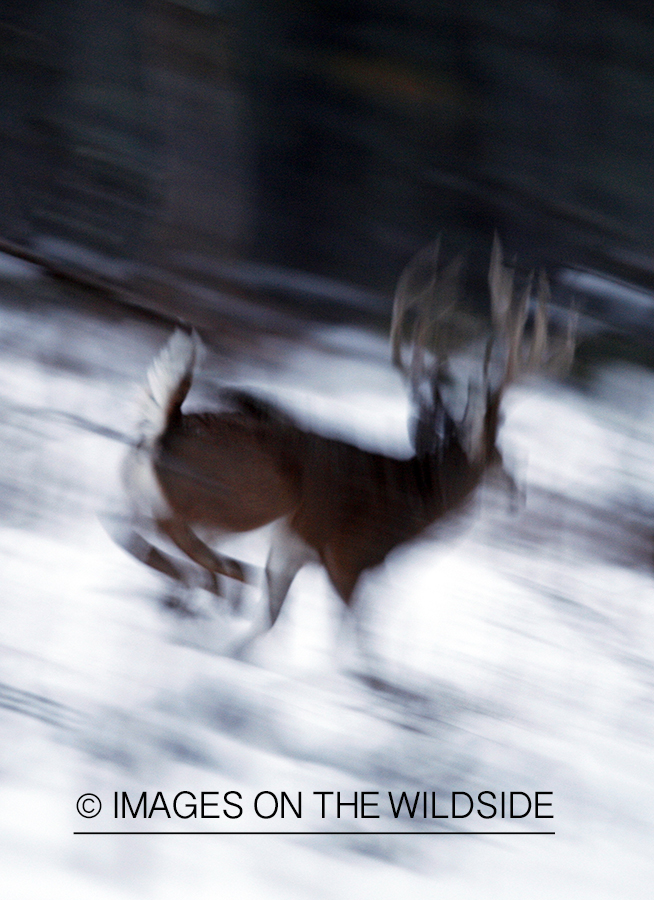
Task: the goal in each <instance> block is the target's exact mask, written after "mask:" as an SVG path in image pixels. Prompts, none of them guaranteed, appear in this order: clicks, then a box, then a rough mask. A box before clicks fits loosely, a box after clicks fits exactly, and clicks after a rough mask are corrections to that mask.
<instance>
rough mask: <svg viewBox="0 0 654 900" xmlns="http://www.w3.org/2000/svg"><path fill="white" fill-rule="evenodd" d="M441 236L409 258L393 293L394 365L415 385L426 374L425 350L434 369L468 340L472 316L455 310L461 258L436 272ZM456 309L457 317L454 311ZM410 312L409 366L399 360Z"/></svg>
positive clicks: (457, 298) (392, 332) (392, 337)
mask: <svg viewBox="0 0 654 900" xmlns="http://www.w3.org/2000/svg"><path fill="white" fill-rule="evenodd" d="M439 253H440V236H439V237H438V238H437V239H436V240H435V241H434V242H433V243H432V244H429V245H428V246H427V247H425V248H423V249H422V250H420V251H419V252H418V253H416V255H415V256H414V257H413V259H411V261H410V262H409V264H408V265H407V267H406V268H405V269H404V271H403V272H402V275H401V276H400V279H399V281H398V284H397V288H396V290H395V300H394V303H393V318H392V323H391V348H392V360H393V365H395V366H396V367H397V368H399V369H400V371H401V372H403V373H404V374H405V375H406V374H408V375H409V376H410V378H411V380H412V381H414V382H415V380H416V379H418V378H419V377H420V376H422V375H424V374H425V369H426V366H425V362H424V359H425V351H426V350H427V349H429V350H431V352H432V353H433V354H434V356H435V369H438V368H440V367H442V366H443V365H444V363H445V361H446V359H447V356H448V353H449V352H451V350H452V349H454V348H455V347H457V346H459V345H460V344H461V343H463V342H464V340H465V339H466V337H469V333H470V324H471V317H470V316H469V315H467V314H466V313H465V311H463V310H461V309H457V303H458V301H459V296H460V290H459V287H460V280H461V270H462V268H463V256H461V255H459V256H456V257H455V258H454V259H453V260H452V261H451V262H450V263H448V265H447V266H445V267H444V268H443V269H442V270H441V271H439V269H438V257H439ZM455 310H456V315H454V312H455ZM411 311H413V328H412V334H411V363H410V365H409V368H408V371H407V367H406V366H405V365H404V363H403V361H402V340H403V337H404V332H405V330H406V318H407V314H408V313H409V312H411Z"/></svg>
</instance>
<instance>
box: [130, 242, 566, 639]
mask: <svg viewBox="0 0 654 900" xmlns="http://www.w3.org/2000/svg"><path fill="white" fill-rule="evenodd" d="M437 258H438V244H436V245H433V246H432V247H431V248H429V249H428V251H426V252H425V251H423V252H422V253H420V254H418V255H417V256H416V257H415V258H414V260H412V262H411V263H410V264H409V266H408V267H407V269H406V270H405V272H404V273H403V275H402V277H401V278H400V281H399V284H398V288H397V292H396V297H395V304H394V310H393V322H392V327H391V341H392V357H393V361H394V363H395V364H396V365H398V366H399V367H400V368H401V369H402V370H403V371H404V373H405V374H406V375H407V377H408V379H409V386H410V392H411V401H412V406H413V420H412V428H411V436H412V441H413V447H414V451H415V455H414V456H413V457H412V458H411V459H396V458H393V457H389V456H385V455H383V454H380V453H373V452H368V451H366V450H363V449H360V448H359V447H356V446H353V445H352V444H349V443H346V442H343V441H339V440H332V439H330V438H327V437H322V436H320V435H317V434H314V433H312V432H309V431H306V430H304V429H302V428H300V427H299V426H298V425H297V424H295V423H294V422H293V420H292V419H291V417H289V416H288V415H287V414H285V413H283V412H281V411H280V410H278V409H277V408H276V407H275V406H274V405H273V404H270V403H268V402H266V401H263V400H260V399H258V398H256V397H254V396H251V395H248V394H246V393H244V392H238V391H231V392H226V393H225V395H224V402H225V404H226V409H223V410H221V411H217V412H206V413H192V414H184V413H183V412H182V409H181V407H182V403H183V401H184V398H185V397H186V395H187V393H188V391H189V389H190V387H191V381H192V375H193V369H194V365H195V356H196V340H195V338H194V337H193V336H189V335H187V334H185V333H184V332H182V331H177V332H175V333H174V334H173V336H172V337H171V338H170V340H169V342H168V343H167V344H166V346H165V347H164V348H163V350H162V351H161V352H160V354H159V355H158V357H157V358H156V359H155V361H154V362H153V363H152V366H151V367H150V370H149V372H148V378H147V386H146V398H145V401H144V404H143V415H142V423H141V433H140V438H139V441H138V444H137V445H136V446H135V447H134V448H133V449H132V450H131V451H130V453H129V455H128V458H127V460H126V464H125V469H124V480H125V484H126V487H127V490H128V493H129V494H130V496H131V498H132V501H133V503H134V506H135V509H136V516H135V519H134V526H135V527H134V529H133V530H132V531H131V533H130V536H129V538H128V540H127V541H125V544H126V546H127V547H128V549H130V550H131V552H132V553H134V555H136V556H138V557H139V558H140V559H142V560H143V561H144V562H147V563H148V564H149V565H151V566H153V567H154V568H156V569H158V570H159V571H161V572H163V573H164V574H166V575H168V576H170V577H172V578H175V579H177V580H179V581H183V582H185V583H189V582H188V578H187V576H186V575H185V574H184V573H183V572H182V568H181V566H180V565H179V564H178V563H177V562H176V561H175V560H173V559H172V558H171V557H169V556H168V555H167V554H164V553H162V552H161V551H160V550H158V549H156V548H155V547H154V546H152V545H151V544H150V543H148V542H147V541H146V540H145V539H144V538H143V536H142V535H141V534H139V532H138V521H139V517H140V518H141V521H143V520H148V521H149V522H150V523H151V524H154V526H155V527H156V529H157V530H158V531H159V532H160V533H161V534H163V535H165V536H167V538H169V539H170V540H171V541H172V542H173V543H174V544H176V545H177V547H178V548H179V549H180V550H182V552H183V553H184V554H185V556H186V557H188V558H189V559H191V560H193V562H194V563H196V564H197V566H199V567H200V569H199V570H198V571H199V572H201V573H202V578H203V581H202V584H203V585H204V587H207V588H209V589H210V590H213V591H214V592H215V593H217V594H218V593H220V591H219V585H218V581H217V578H216V576H217V575H220V576H225V577H227V578H232V579H237V580H240V581H249V580H250V579H251V577H252V575H253V572H252V571H251V570H250V569H249V568H248V567H247V566H245V565H243V564H241V563H239V562H237V561H236V560H234V559H231V558H229V557H226V556H222V555H220V554H219V553H217V552H215V551H214V550H212V549H210V548H209V546H208V545H207V544H206V543H205V542H204V541H203V540H201V539H200V538H199V537H198V535H197V533H196V529H200V530H202V529H208V530H209V531H213V532H214V533H215V534H217V535H221V534H222V535H225V534H233V533H238V532H247V531H251V530H253V529H255V528H258V527H260V526H262V525H266V524H267V523H270V522H273V521H276V522H277V526H276V528H275V529H274V532H273V534H274V536H273V539H272V543H271V547H270V553H269V557H268V562H267V565H266V582H267V591H268V610H269V624H273V623H274V622H275V620H276V618H277V616H278V615H279V611H280V609H281V607H282V604H283V602H284V599H285V597H286V594H287V592H288V589H289V587H290V585H291V582H292V580H293V578H294V576H295V575H296V573H297V572H298V570H299V569H300V568H301V566H302V565H304V563H305V562H307V561H310V560H317V561H319V562H320V563H321V564H322V565H323V566H324V568H325V570H326V572H327V574H328V576H329V579H330V581H331V583H332V584H333V586H334V588H335V589H336V591H337V592H338V594H339V596H340V597H341V599H342V600H343V601H344V603H346V604H349V603H350V601H351V599H352V597H353V594H354V590H355V588H356V585H357V582H358V580H359V578H360V576H361V574H362V573H363V572H365V571H366V570H367V569H370V568H372V567H374V566H377V565H379V564H380V563H381V562H382V561H383V560H384V558H385V557H386V556H387V554H388V553H389V552H390V551H391V550H392V549H393V548H394V547H396V546H398V545H399V544H402V543H404V542H407V541H410V540H412V539H413V538H415V537H417V536H418V535H420V533H421V532H423V531H424V530H425V529H426V528H427V527H428V526H430V525H431V524H432V523H435V522H437V521H438V520H440V519H442V518H443V517H445V516H448V515H450V514H452V513H455V512H456V511H457V510H459V509H460V508H461V507H462V506H463V504H465V502H466V500H467V499H468V498H469V497H470V496H471V494H472V493H473V492H474V490H475V488H476V487H477V486H478V485H479V483H480V480H481V479H482V477H483V476H484V474H485V473H486V472H487V470H488V469H489V468H491V467H494V466H501V464H502V462H501V457H500V454H499V451H498V449H497V445H496V440H497V434H498V427H499V424H500V404H501V401H502V398H503V396H504V393H505V391H506V389H507V388H508V387H509V385H511V384H512V383H514V382H515V381H516V380H517V379H518V378H520V377H522V376H524V375H525V374H526V373H528V372H537V371H543V370H545V369H547V368H551V369H556V370H559V371H561V370H563V369H565V368H566V367H567V366H569V364H570V362H571V360H572V355H573V350H574V338H573V327H572V319H571V320H570V326H569V328H568V329H567V334H565V335H562V336H560V337H559V338H557V339H556V340H554V341H553V340H552V339H551V338H550V335H549V326H548V287H547V281H546V279H545V277H544V276H541V277H540V279H539V282H538V286H537V291H536V306H535V311H534V314H533V322H532V324H531V328H530V329H529V336H528V337H527V335H526V326H527V320H528V307H529V303H530V298H531V279H529V281H528V283H527V285H526V287H525V289H524V290H523V291H522V292H521V294H520V296H516V294H515V291H514V284H513V280H514V274H513V270H512V269H510V268H509V267H507V266H506V265H505V264H504V262H503V260H502V250H501V247H500V244H499V241H498V240H497V238H496V239H495V242H494V245H493V250H492V255H491V264H490V272H489V285H490V299H491V333H490V336H489V337H488V339H487V341H486V352H485V354H484V358H483V362H482V363H480V366H479V369H480V381H481V384H480V386H478V391H477V394H476V400H477V402H474V399H475V398H474V397H473V396H472V392H471V395H470V396H469V400H468V404H467V407H466V410H465V412H464V413H463V414H462V415H460V416H459V417H458V418H455V414H454V413H452V412H450V411H448V409H447V408H446V405H445V403H444V401H443V396H442V395H443V384H444V382H445V378H446V375H447V359H446V353H447V349H448V344H449V343H452V342H453V343H456V342H457V341H458V340H459V338H457V335H456V334H455V333H454V332H456V325H457V318H456V314H457V309H456V292H457V280H458V279H457V275H458V264H457V263H456V262H455V263H453V264H451V265H450V266H449V267H447V268H445V269H444V270H442V271H439V269H438V260H437ZM426 267H427V269H428V271H429V273H430V274H429V277H428V278H426V279H425V277H424V275H425V270H426ZM410 310H411V311H412V313H413V314H414V315H413V318H414V326H413V334H412V338H411V341H410V344H411V360H410V364H409V366H408V367H406V366H404V365H403V363H402V341H403V332H404V331H405V330H406V328H405V326H406V324H407V318H408V315H407V314H408V313H409V311H410ZM459 324H460V323H459ZM453 326H455V327H454V330H453ZM448 329H449V332H450V335H449V337H448V334H447V331H448ZM464 332H465V329H464ZM444 334H445V337H443V335H444ZM498 369H499V371H498ZM493 381H494V382H495V383H492V382H493Z"/></svg>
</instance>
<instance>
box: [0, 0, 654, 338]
mask: <svg viewBox="0 0 654 900" xmlns="http://www.w3.org/2000/svg"><path fill="white" fill-rule="evenodd" d="M653 47H654V15H653V14H652V9H651V6H650V5H649V4H647V3H637V2H624V0H623V2H617V0H608V2H607V0H594V2H589V0H580V2H577V3H575V4H568V3H561V2H555V0H529V2H511V0H507V2H497V3H492V2H491V3H489V2H486V0H484V2H481V0H480V2H475V0H471V2H467V3H461V2H459V0H457V2H454V0H438V2H434V0H375V2H366V0H349V2H339V0H332V2H321V0H318V2H306V0H305V2H294V0H185V2H182V0H180V2H168V0H36V2H33V3H30V4H25V3H22V2H17V0H9V2H8V0H4V2H3V3H2V4H1V6H0V59H1V75H0V78H1V83H0V104H1V116H0V167H1V168H0V172H1V185H0V236H2V237H3V238H5V239H7V240H8V241H11V242H13V243H14V244H15V245H17V246H19V247H28V248H31V249H32V250H33V251H34V252H38V253H39V254H42V255H43V256H44V257H45V258H47V259H64V260H68V261H69V262H71V263H74V264H75V265H76V266H82V267H86V268H88V269H90V270H94V271H96V272H99V273H102V274H105V275H109V276H111V277H112V278H113V279H114V280H116V279H117V280H118V281H119V282H120V283H121V284H123V285H130V286H131V287H132V288H134V287H138V288H139V289H140V290H141V292H142V293H143V294H144V295H146V296H148V295H149V296H153V297H154V296H156V295H157V293H158V294H159V295H161V296H163V294H164V288H163V285H164V284H165V283H166V281H167V279H168V278H169V277H170V276H173V275H174V276H182V277H183V278H185V279H187V280H190V281H192V282H194V283H201V284H204V285H209V286H211V287H213V288H216V287H220V286H223V287H224V286H225V285H226V284H227V285H229V286H230V288H232V289H233V288H234V287H235V286H236V287H238V286H240V287H241V288H243V289H244V290H249V291H255V292H258V293H259V294H260V295H261V296H265V297H266V298H276V299H277V300H278V301H279V300H281V301H283V302H285V303H289V304H290V305H291V307H292V308H293V309H296V310H298V311H300V310H302V309H303V308H307V309H308V310H309V312H310V314H311V315H312V316H317V317H320V316H322V315H333V314H334V310H336V314H337V315H338V316H339V317H345V318H347V316H348V314H350V313H351V314H354V312H355V311H357V312H358V313H361V312H363V313H364V314H366V313H371V314H374V313H383V312H386V311H387V309H388V304H389V297H390V295H391V294H392V289H393V285H394V283H395V281H396V278H397V275H398V273H399V271H400V270H401V269H402V267H403V266H404V264H405V263H406V261H407V259H408V258H409V257H410V256H411V254H412V253H413V252H414V251H415V250H417V249H418V248H419V247H420V246H421V245H422V244H424V243H425V242H426V241H428V240H431V239H433V238H434V237H435V235H436V234H438V233H439V232H442V233H443V234H444V236H445V240H446V244H447V246H448V247H451V248H452V250H457V251H458V250H464V251H468V253H469V257H470V259H471V260H472V262H471V263H470V273H469V277H470V280H471V284H472V285H473V286H474V285H475V283H476V281H475V279H476V278H478V282H479V283H480V284H481V279H482V277H483V272H484V270H485V267H486V265H487V260H488V248H489V247H490V242H491V239H492V235H493V232H494V231H495V230H497V231H498V232H499V233H500V234H501V235H502V237H503V239H504V242H505V244H506V246H507V247H509V248H510V249H511V252H514V253H516V254H517V256H518V258H519V259H520V261H521V263H523V264H524V265H525V266H531V265H534V264H537V265H541V264H542V265H545V266H547V267H548V269H549V270H550V271H551V272H553V274H554V277H555V279H556V272H557V271H560V270H562V269H564V268H566V267H568V268H573V269H588V270H594V271H600V272H602V273H603V274H604V275H606V276H609V277H610V278H616V279H621V280H624V281H627V282H629V283H631V284H634V285H639V286H642V287H644V288H647V289H651V288H652V287H653V286H654V254H653V252H652V247H653V242H652V235H653V234H654V178H653V171H652V161H653V160H654V51H653V49H652V48H653ZM169 284H170V282H169ZM171 302H173V303H174V298H173V300H172V301H171ZM609 305H610V304H609ZM606 308H608V307H607V305H606V304H605V306H604V307H603V309H604V311H606ZM616 315H617V318H620V315H618V314H616ZM609 317H610V316H609ZM622 319H625V320H628V319H629V316H628V315H626V316H625V315H624V314H623V315H622ZM652 321H654V319H653V317H652V314H651V309H648V311H647V318H646V321H645V322H643V320H642V310H641V318H639V319H638V322H637V323H635V324H636V325H637V328H636V330H637V331H638V332H639V333H642V332H643V327H642V326H643V324H645V325H647V327H646V328H645V329H644V330H645V331H647V332H648V333H649V331H650V326H651V324H652Z"/></svg>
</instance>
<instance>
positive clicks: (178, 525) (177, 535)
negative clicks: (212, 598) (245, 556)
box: [157, 519, 260, 609]
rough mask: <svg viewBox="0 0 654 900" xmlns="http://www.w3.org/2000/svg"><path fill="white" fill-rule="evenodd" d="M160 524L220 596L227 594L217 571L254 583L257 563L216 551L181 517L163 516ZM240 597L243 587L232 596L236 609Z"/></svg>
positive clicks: (243, 582)
mask: <svg viewBox="0 0 654 900" xmlns="http://www.w3.org/2000/svg"><path fill="white" fill-rule="evenodd" d="M157 527H158V528H159V530H160V531H161V532H162V534H165V535H166V537H168V538H170V540H171V541H172V542H173V543H174V544H175V546H176V547H178V548H179V549H180V550H181V551H182V553H184V554H185V555H186V556H188V558H189V559H191V560H192V561H193V562H194V563H196V564H197V565H198V566H200V568H201V569H202V570H203V571H204V572H205V573H206V575H207V577H208V584H207V585H205V587H206V589H207V590H210V591H211V593H213V594H215V595H216V596H218V597H222V596H223V592H222V590H221V589H220V585H219V584H218V579H217V578H216V576H217V575H222V576H224V577H225V578H230V579H232V580H234V581H238V582H241V583H242V584H251V583H252V582H253V581H255V580H256V576H257V574H258V572H259V571H260V570H259V569H258V568H257V567H256V566H250V565H247V564H246V563H242V562H239V560H237V559H233V558H232V557H230V556H225V555H224V554H222V553H216V552H215V551H214V550H212V549H211V548H210V547H208V546H207V545H206V544H205V543H204V541H202V540H201V539H200V538H199V537H198V536H197V534H196V533H195V532H194V531H193V529H192V528H190V527H189V526H188V525H187V524H186V522H182V521H180V520H179V519H163V520H159V521H158V522H157ZM240 600H241V592H240V591H239V593H238V594H237V596H236V597H235V598H234V599H233V600H232V606H233V607H234V608H235V609H238V608H239V606H240Z"/></svg>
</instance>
